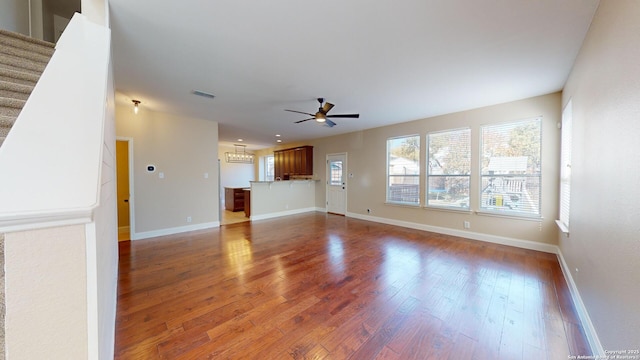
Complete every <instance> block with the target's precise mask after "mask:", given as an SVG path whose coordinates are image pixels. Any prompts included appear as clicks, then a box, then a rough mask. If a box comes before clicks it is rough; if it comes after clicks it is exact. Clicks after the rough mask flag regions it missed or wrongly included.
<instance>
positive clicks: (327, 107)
mask: <svg viewBox="0 0 640 360" xmlns="http://www.w3.org/2000/svg"><path fill="white" fill-rule="evenodd" d="M334 106H335V105H333V104H332V103H328V102H326V103H324V105H323V106H322V112H323V113H325V114H326V113H328V112H329V110H331V109H333V107H334Z"/></svg>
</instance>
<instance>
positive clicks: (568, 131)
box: [556, 99, 573, 235]
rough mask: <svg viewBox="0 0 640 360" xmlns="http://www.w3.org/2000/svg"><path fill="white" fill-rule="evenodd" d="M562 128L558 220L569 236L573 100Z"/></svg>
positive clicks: (566, 112)
mask: <svg viewBox="0 0 640 360" xmlns="http://www.w3.org/2000/svg"><path fill="white" fill-rule="evenodd" d="M561 124H562V125H561V126H560V131H561V133H560V186H559V189H558V195H559V196H558V220H556V224H558V227H559V228H560V230H561V231H562V232H563V233H565V234H567V235H568V234H569V224H570V220H569V219H570V217H571V156H572V154H571V153H572V142H573V104H572V101H571V99H569V102H567V105H566V106H565V108H564V110H562V123H561Z"/></svg>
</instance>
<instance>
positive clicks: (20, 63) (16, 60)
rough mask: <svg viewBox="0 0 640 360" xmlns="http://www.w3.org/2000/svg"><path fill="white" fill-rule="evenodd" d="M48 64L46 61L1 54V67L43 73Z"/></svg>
mask: <svg viewBox="0 0 640 360" xmlns="http://www.w3.org/2000/svg"><path fill="white" fill-rule="evenodd" d="M46 66H47V64H45V63H40V62H34V61H29V60H25V59H22V58H20V57H17V56H13V55H7V54H0V67H3V68H5V69H11V70H16V71H24V72H28V73H32V74H42V72H43V71H44V68H45V67H46Z"/></svg>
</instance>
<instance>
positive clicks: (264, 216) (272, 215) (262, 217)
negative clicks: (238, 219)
mask: <svg viewBox="0 0 640 360" xmlns="http://www.w3.org/2000/svg"><path fill="white" fill-rule="evenodd" d="M316 209H317V208H316V207H308V208H302V209H293V210H287V211H279V212H275V213H269V214H262V215H251V218H250V219H251V221H258V220H266V219H273V218H277V217H281V216H288V215H295V214H302V213H306V212H310V211H316Z"/></svg>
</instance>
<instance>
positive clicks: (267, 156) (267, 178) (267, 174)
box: [264, 154, 276, 181]
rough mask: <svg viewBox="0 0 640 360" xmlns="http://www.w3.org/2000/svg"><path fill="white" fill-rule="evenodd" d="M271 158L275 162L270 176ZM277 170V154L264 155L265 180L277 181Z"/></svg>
mask: <svg viewBox="0 0 640 360" xmlns="http://www.w3.org/2000/svg"><path fill="white" fill-rule="evenodd" d="M269 159H272V160H271V162H272V163H273V173H272V174H271V176H269ZM275 176H276V171H275V155H274V154H270V155H266V156H265V157H264V180H265V181H275Z"/></svg>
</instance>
